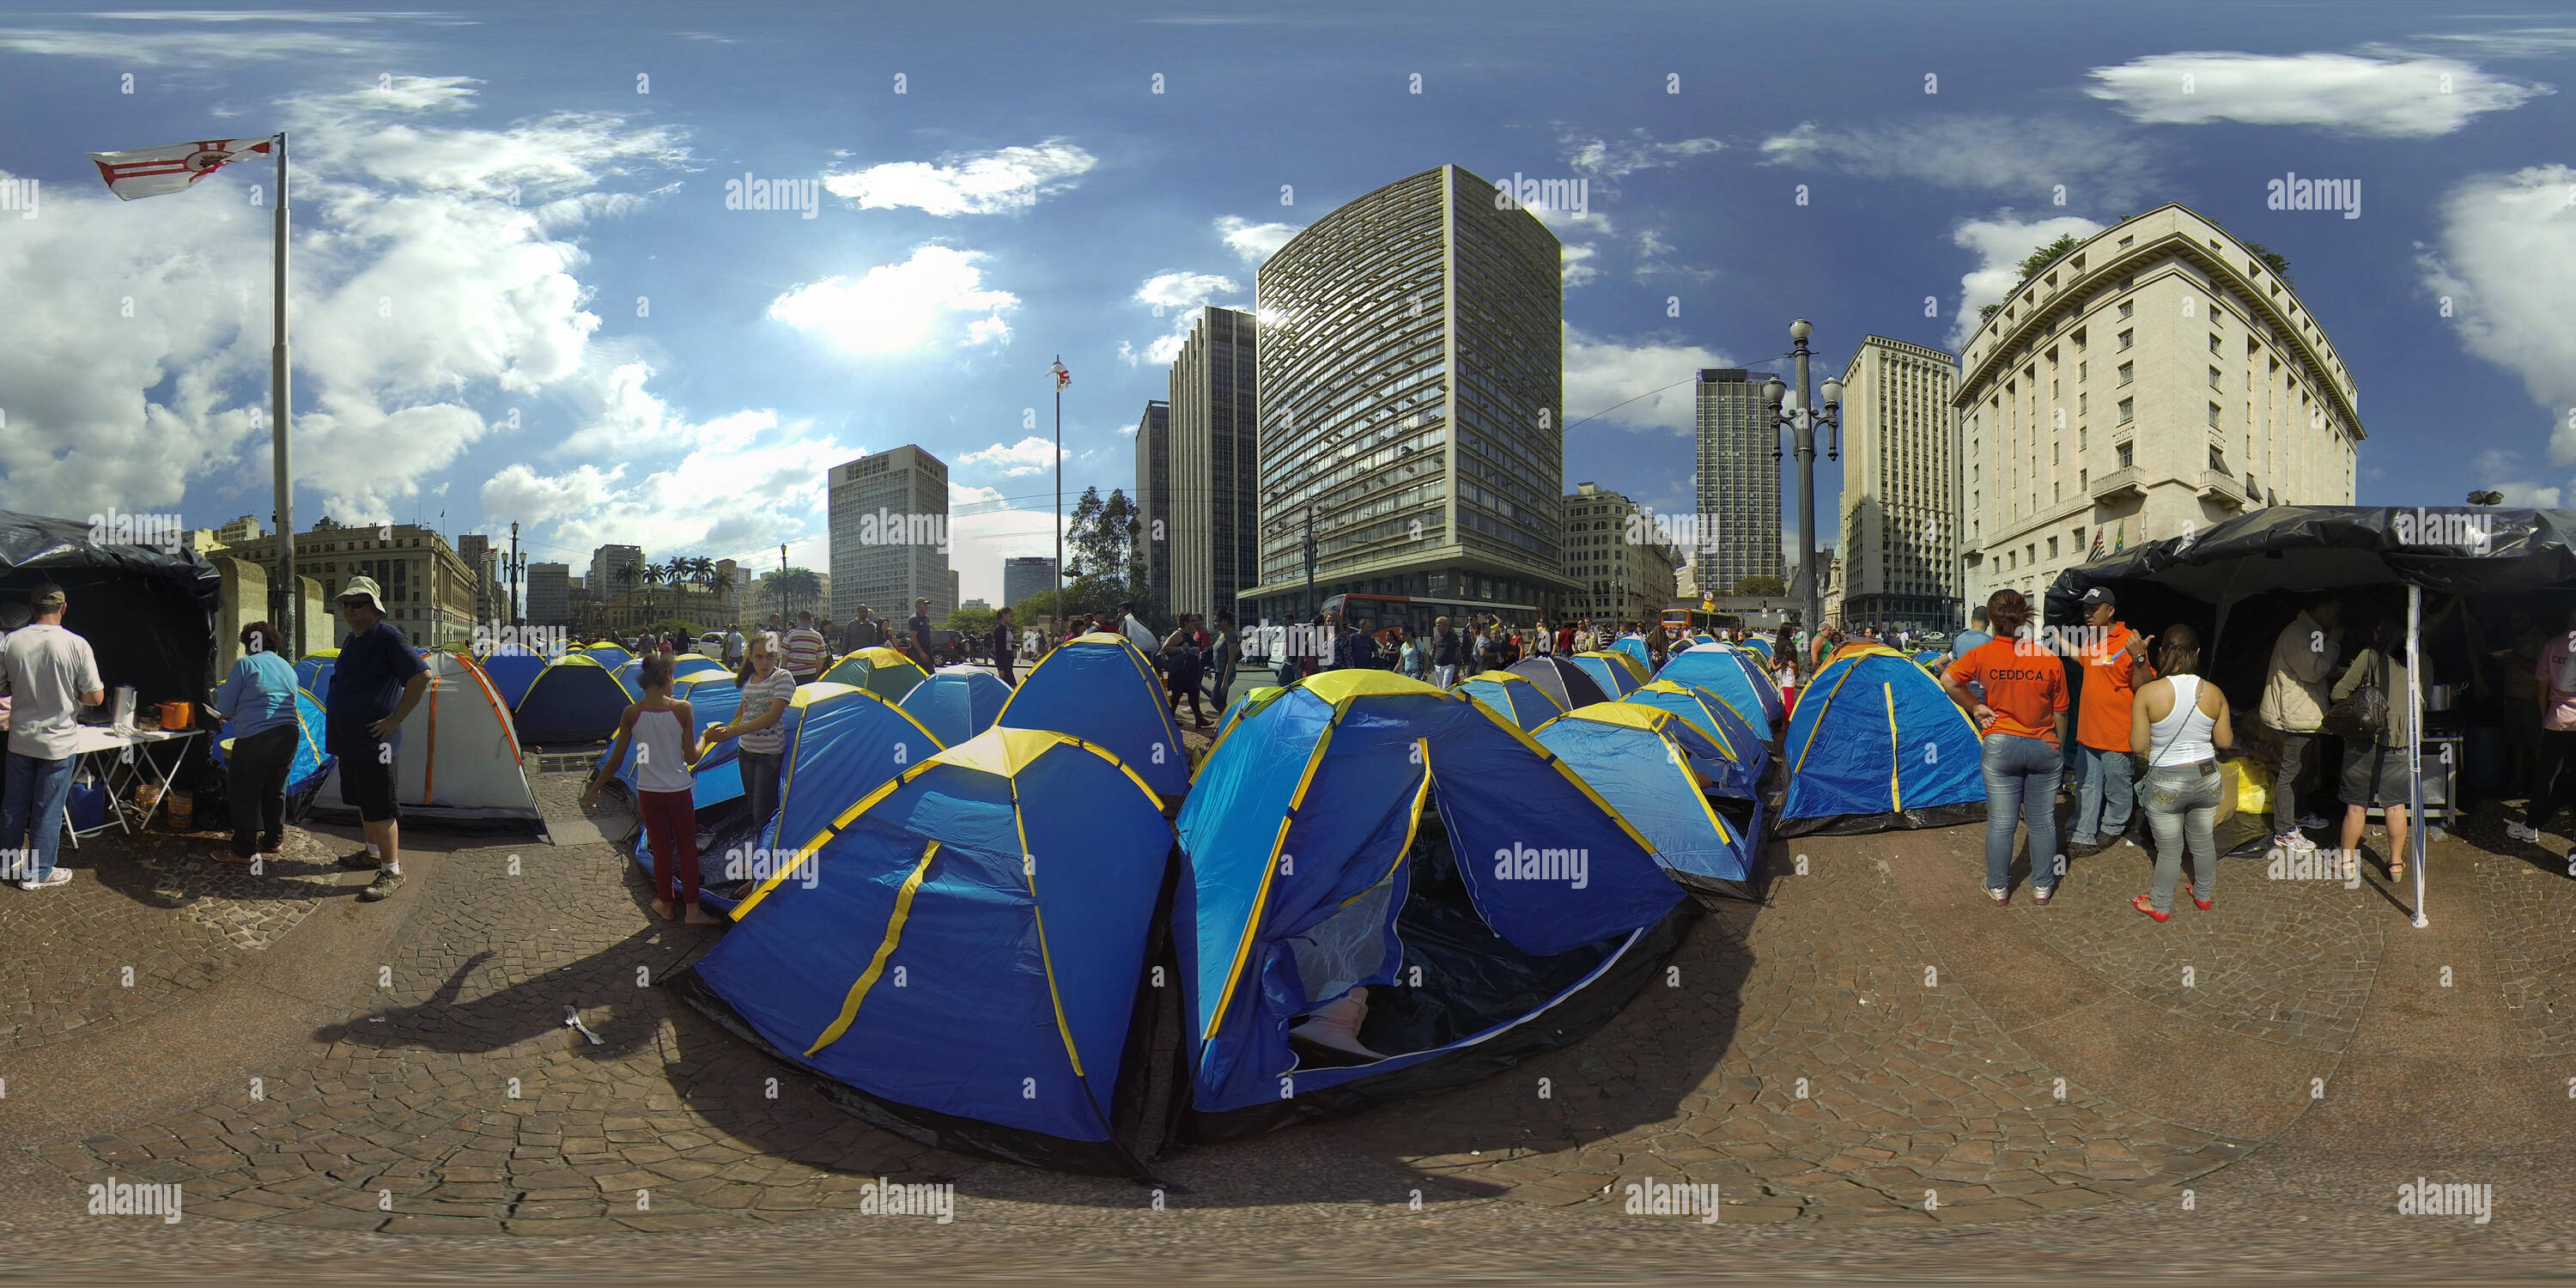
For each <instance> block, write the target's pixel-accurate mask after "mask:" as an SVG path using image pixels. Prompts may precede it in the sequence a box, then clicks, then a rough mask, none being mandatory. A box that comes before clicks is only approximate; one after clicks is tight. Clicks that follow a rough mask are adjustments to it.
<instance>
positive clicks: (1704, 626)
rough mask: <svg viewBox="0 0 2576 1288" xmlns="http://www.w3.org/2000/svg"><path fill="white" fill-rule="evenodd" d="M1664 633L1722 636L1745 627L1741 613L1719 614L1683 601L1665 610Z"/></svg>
mask: <svg viewBox="0 0 2576 1288" xmlns="http://www.w3.org/2000/svg"><path fill="white" fill-rule="evenodd" d="M1663 620H1664V632H1665V633H1666V634H1668V635H1692V634H1708V635H1720V634H1723V633H1725V632H1727V631H1731V630H1739V629H1742V627H1743V626H1744V616H1743V614H1741V613H1719V612H1712V611H1710V610H1708V609H1705V608H1702V607H1700V606H1699V605H1697V604H1694V603H1690V602H1688V601H1683V602H1680V603H1676V604H1673V605H1672V606H1671V607H1668V608H1666V609H1665V610H1664V619H1663Z"/></svg>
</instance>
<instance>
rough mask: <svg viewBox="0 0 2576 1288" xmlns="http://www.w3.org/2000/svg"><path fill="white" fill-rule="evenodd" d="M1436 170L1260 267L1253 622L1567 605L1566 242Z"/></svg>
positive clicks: (1538, 610) (1361, 201)
mask: <svg viewBox="0 0 2576 1288" xmlns="http://www.w3.org/2000/svg"><path fill="white" fill-rule="evenodd" d="M1496 204H1497V203H1496V194H1495V190H1494V185H1493V184H1491V183H1489V182H1487V181H1485V180H1483V179H1480V178H1478V177H1476V176H1475V175H1473V174H1470V173H1468V172H1467V171H1465V170H1462V169H1460V168H1458V167H1457V166H1450V165H1444V166H1441V167H1440V168H1438V169H1435V170H1426V171H1424V172H1422V173H1420V174H1417V175H1414V176H1412V177H1410V178H1406V179H1401V180H1398V181H1396V182H1394V183H1391V184H1388V185H1386V186H1385V187H1383V188H1380V189H1378V190H1376V191H1375V192H1371V193H1368V194H1366V195H1364V196H1361V197H1358V198H1356V199H1354V200H1352V201H1350V202H1348V203H1347V204H1345V205H1343V206H1341V207H1340V208H1339V209H1337V210H1334V211H1333V212H1332V213H1331V214H1328V215H1326V216H1324V217H1323V218H1321V219H1319V220H1317V221H1315V223H1313V224H1312V225H1310V226H1308V227H1307V228H1306V230H1305V231H1303V232H1301V233H1299V234H1297V236H1296V237H1295V238H1293V239H1291V240H1290V241H1289V242H1288V244H1287V245H1285V246H1283V247H1281V248H1280V249H1279V251H1278V253H1276V254H1274V255H1272V256H1271V257H1270V260H1269V262H1267V263H1265V264H1264V265H1263V266H1262V268H1261V271H1260V274H1259V284H1260V287H1259V295H1260V312H1261V348H1260V355H1259V361H1258V367H1259V379H1260V390H1261V398H1260V418H1261V438H1260V466H1259V478H1260V485H1259V486H1260V512H1261V531H1260V560H1261V568H1260V581H1259V584H1258V585H1257V586H1256V587H1255V588H1254V589H1253V590H1252V591H1250V592H1248V593H1247V596H1246V599H1247V603H1246V605H1245V610H1244V611H1245V613H1246V614H1247V617H1246V620H1255V619H1257V618H1259V617H1263V616H1267V617H1268V618H1270V619H1271V620H1274V621H1278V620H1286V619H1287V618H1290V617H1294V616H1297V615H1299V614H1300V613H1302V611H1303V605H1304V603H1305V593H1306V590H1305V556H1304V542H1305V540H1306V536H1307V532H1308V525H1309V522H1310V521H1311V524H1312V531H1313V539H1314V542H1315V545H1316V556H1315V582H1316V596H1317V598H1318V599H1319V600H1320V599H1324V598H1329V597H1330V596H1332V595H1334V594H1337V593H1343V592H1366V593H1379V594H1395V595H1408V596H1414V597H1419V598H1426V599H1432V600H1440V601H1449V602H1455V603H1461V604H1468V605H1483V606H1486V607H1484V608H1479V609H1477V610H1476V611H1492V612H1498V613H1500V614H1501V615H1503V616H1504V617H1506V618H1507V619H1509V620H1524V619H1527V618H1529V617H1531V616H1534V615H1536V614H1542V613H1545V614H1551V615H1552V614H1553V613H1555V612H1557V611H1559V610H1560V609H1561V606H1562V601H1563V598H1564V597H1565V595H1566V594H1567V593H1568V592H1570V591H1571V590H1572V589H1573V583H1572V581H1571V580H1570V579H1569V578H1567V577H1566V576H1565V574H1564V572H1563V569H1564V564H1565V556H1564V546H1563V541H1564V535H1565V534H1564V528H1563V525H1564V517H1563V510H1562V502H1561V500H1560V496H1559V494H1560V491H1561V489H1562V485H1563V479H1564V407H1563V395H1564V364H1563V337H1562V333H1561V331H1562V326H1561V319H1562V305H1563V296H1562V287H1561V286H1560V257H1561V253H1562V252H1561V249H1560V247H1559V245H1558V243H1557V240H1556V237H1555V235H1554V234H1552V233H1550V232H1549V231H1548V230H1547V228H1546V226H1545V225H1544V224H1541V223H1540V222H1539V220H1538V219H1537V217H1536V216H1533V215H1531V214H1530V213H1529V212H1528V211H1526V210H1520V209H1497V208H1496Z"/></svg>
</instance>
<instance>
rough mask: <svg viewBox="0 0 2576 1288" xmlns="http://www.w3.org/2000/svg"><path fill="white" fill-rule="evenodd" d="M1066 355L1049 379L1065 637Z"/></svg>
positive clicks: (1058, 589) (1060, 622)
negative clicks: (1052, 392) (1052, 393)
mask: <svg viewBox="0 0 2576 1288" xmlns="http://www.w3.org/2000/svg"><path fill="white" fill-rule="evenodd" d="M1063 370H1064V355H1063V354H1061V353H1059V354H1057V355H1055V365H1054V366H1052V367H1049V368H1048V369H1047V376H1048V377H1049V378H1050V379H1052V380H1053V381H1054V382H1055V620H1056V628H1055V633H1056V636H1057V638H1059V639H1060V638H1062V637H1063V635H1064V623H1065V622H1066V621H1068V620H1070V615H1069V614H1067V613H1066V612H1065V611H1064V376H1063V375H1061V374H1060V373H1061V372H1062V371H1063Z"/></svg>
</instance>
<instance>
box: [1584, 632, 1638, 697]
mask: <svg viewBox="0 0 2576 1288" xmlns="http://www.w3.org/2000/svg"><path fill="white" fill-rule="evenodd" d="M1637 647H1638V648H1639V650H1641V651H1642V650H1643V649H1644V648H1645V645H1644V644H1643V643H1640V644H1639V645H1638V646H1637ZM1566 660H1567V661H1569V662H1572V663H1573V664H1574V665H1575V667H1576V668H1577V669H1579V670H1581V671H1582V672H1583V673H1584V674H1585V675H1588V676H1590V677H1592V682H1593V683H1594V684H1596V685H1599V686H1600V688H1601V693H1602V696H1604V697H1605V698H1607V699H1609V700H1610V701H1612V702H1616V701H1618V700H1619V699H1621V698H1623V697H1626V696H1628V695H1629V694H1631V693H1634V692H1636V690H1637V686H1638V685H1641V684H1644V683H1645V682H1646V666H1645V663H1643V662H1639V661H1637V660H1636V659H1635V658H1632V657H1630V656H1628V655H1627V654H1626V653H1624V652H1596V653H1577V654H1575V655H1574V656H1573V657H1570V658H1567V659H1566ZM1583 705H1586V706H1589V705H1590V704H1589V703H1585V704H1583Z"/></svg>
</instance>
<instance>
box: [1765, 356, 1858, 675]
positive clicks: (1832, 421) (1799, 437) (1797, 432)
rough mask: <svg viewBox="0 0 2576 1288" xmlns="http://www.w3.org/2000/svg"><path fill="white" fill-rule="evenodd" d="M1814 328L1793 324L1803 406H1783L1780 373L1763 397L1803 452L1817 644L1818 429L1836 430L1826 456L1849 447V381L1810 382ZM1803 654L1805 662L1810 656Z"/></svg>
mask: <svg viewBox="0 0 2576 1288" xmlns="http://www.w3.org/2000/svg"><path fill="white" fill-rule="evenodd" d="M1814 332H1815V327H1814V326H1813V325H1811V324H1809V323H1808V321H1807V320H1806V319H1805V318H1800V319H1798V320H1797V321H1795V322H1792V323H1790V324H1789V340H1790V342H1791V344H1792V345H1793V347H1792V348H1791V349H1790V351H1789V356H1790V357H1792V358H1795V359H1797V362H1798V405H1797V407H1796V408H1795V409H1794V410H1787V411H1784V410H1782V408H1781V404H1782V402H1783V401H1785V400H1786V398H1787V397H1788V392H1789V389H1788V386H1787V385H1784V384H1782V383H1781V382H1780V378H1779V377H1778V376H1773V377H1771V379H1770V380H1768V381H1766V382H1764V383H1763V386H1762V397H1763V401H1764V402H1766V403H1767V404H1769V406H1770V408H1771V420H1772V425H1773V429H1774V431H1775V432H1776V431H1781V430H1785V431H1787V433H1788V435H1789V443H1790V450H1791V451H1792V452H1793V453H1794V454H1795V455H1796V456H1797V458H1798V552H1799V553H1798V563H1799V565H1800V567H1801V568H1803V569H1804V570H1805V571H1806V574H1807V593H1806V597H1805V600H1804V602H1803V604H1802V606H1801V608H1800V611H1801V612H1802V613H1804V614H1805V615H1806V619H1807V638H1808V640H1809V641H1810V642H1811V645H1810V646H1811V647H1812V641H1814V640H1815V639H1816V638H1817V637H1818V636H1820V635H1822V634H1823V633H1824V629H1825V617H1824V607H1823V606H1824V570H1823V569H1821V568H1818V567H1816V566H1815V564H1816V562H1817V560H1816V430H1817V429H1818V427H1820V426H1821V427H1827V428H1830V429H1832V430H1833V439H1832V446H1830V447H1829V448H1827V449H1826V452H1825V459H1827V460H1840V459H1842V447H1843V416H1842V403H1843V382H1842V381H1840V380H1837V379H1835V378H1833V377H1832V376H1827V377H1825V385H1824V388H1823V389H1822V390H1821V391H1819V390H1817V389H1815V387H1814V386H1813V385H1811V384H1809V383H1808V378H1807V362H1808V359H1809V358H1811V357H1812V356H1813V354H1812V353H1811V352H1810V351H1809V350H1808V348H1807V337H1808V336H1809V335H1812V334H1814ZM1818 392H1821V393H1823V394H1824V398H1825V401H1824V405H1823V406H1822V407H1818V406H1817V405H1816V400H1815V395H1816V393H1818ZM1771 457H1772V459H1773V460H1778V459H1779V457H1780V448H1779V446H1778V440H1776V439H1775V440H1773V446H1772V449H1771ZM1799 660H1800V662H1801V663H1804V662H1807V661H1809V660H1810V659H1807V658H1801V659H1799Z"/></svg>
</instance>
